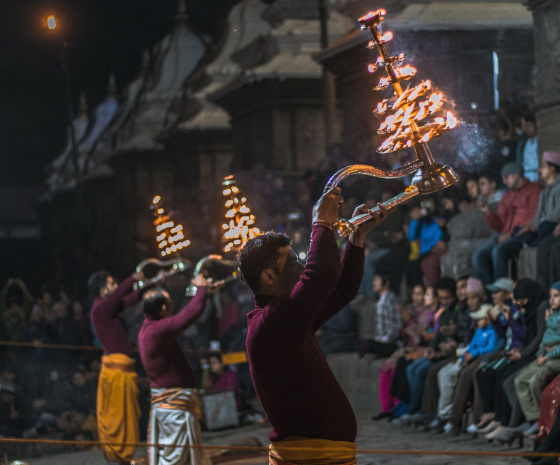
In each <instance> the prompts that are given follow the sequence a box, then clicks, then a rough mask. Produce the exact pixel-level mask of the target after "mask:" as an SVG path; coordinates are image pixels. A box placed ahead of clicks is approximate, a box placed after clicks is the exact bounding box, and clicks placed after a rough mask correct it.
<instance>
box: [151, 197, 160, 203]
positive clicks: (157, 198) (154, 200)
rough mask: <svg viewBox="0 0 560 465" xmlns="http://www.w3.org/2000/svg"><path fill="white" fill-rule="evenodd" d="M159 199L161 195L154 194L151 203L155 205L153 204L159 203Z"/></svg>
mask: <svg viewBox="0 0 560 465" xmlns="http://www.w3.org/2000/svg"><path fill="white" fill-rule="evenodd" d="M160 200H161V197H160V196H159V195H156V196H155V197H154V199H153V200H152V203H153V204H154V205H155V204H157V203H159V201H160Z"/></svg>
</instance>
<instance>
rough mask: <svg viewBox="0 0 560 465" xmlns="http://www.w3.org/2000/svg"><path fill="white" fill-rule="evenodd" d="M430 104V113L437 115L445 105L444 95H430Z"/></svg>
mask: <svg viewBox="0 0 560 465" xmlns="http://www.w3.org/2000/svg"><path fill="white" fill-rule="evenodd" d="M428 102H429V103H430V106H429V107H428V111H429V112H430V114H432V113H435V112H436V111H438V110H439V109H440V108H441V106H442V105H443V94H432V95H430V98H429V99H428Z"/></svg>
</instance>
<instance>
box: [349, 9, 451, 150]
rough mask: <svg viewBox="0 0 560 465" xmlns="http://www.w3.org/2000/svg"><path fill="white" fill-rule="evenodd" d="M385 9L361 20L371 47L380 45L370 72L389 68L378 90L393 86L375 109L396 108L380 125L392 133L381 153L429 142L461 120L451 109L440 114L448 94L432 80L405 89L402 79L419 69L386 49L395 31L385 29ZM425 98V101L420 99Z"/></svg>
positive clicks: (381, 147)
mask: <svg viewBox="0 0 560 465" xmlns="http://www.w3.org/2000/svg"><path fill="white" fill-rule="evenodd" d="M385 14H386V13H385V10H383V9H381V10H377V11H375V12H373V11H372V12H369V13H368V14H366V15H365V16H362V17H361V18H360V19H359V20H358V21H359V22H360V23H361V24H362V28H363V29H369V30H370V31H371V33H372V34H373V38H374V40H371V41H369V43H368V45H367V47H368V48H369V49H374V48H376V47H377V48H378V49H379V53H380V56H379V57H378V58H377V61H376V62H375V65H372V64H370V65H369V66H368V71H369V72H370V73H374V72H375V71H376V70H377V69H378V68H381V67H383V68H385V70H386V72H387V77H382V78H380V80H379V83H378V85H377V87H375V90H378V91H379V90H384V89H387V88H388V87H389V86H390V85H392V86H393V89H394V96H393V97H392V98H391V99H384V100H383V101H381V102H380V103H379V104H378V105H377V108H376V110H375V112H376V113H377V114H379V115H383V114H385V113H386V112H387V111H388V110H391V111H393V113H392V114H390V115H388V116H387V117H386V118H385V120H384V121H383V122H382V123H381V124H380V126H379V130H378V133H379V134H389V137H388V138H387V139H385V140H384V141H383V142H382V143H381V145H380V146H379V147H378V149H377V151H378V152H381V153H390V152H394V151H396V150H399V149H402V148H406V147H412V146H415V145H416V144H418V143H425V142H427V141H428V140H430V139H431V138H432V137H436V136H439V135H440V134H441V133H442V132H444V131H447V130H449V129H452V128H454V127H455V126H456V125H457V124H458V121H457V119H456V118H455V117H454V116H453V115H452V114H451V113H450V112H447V116H446V118H442V117H439V116H437V115H436V113H437V112H438V111H439V110H441V108H442V106H443V104H444V96H443V94H442V93H439V92H432V93H429V92H430V91H432V83H431V81H422V82H420V83H419V84H417V85H416V86H409V87H408V88H406V89H404V90H403V88H402V87H401V81H403V80H408V79H411V78H412V77H413V76H414V75H415V74H416V71H417V70H416V68H414V67H412V66H411V65H408V64H407V65H404V66H400V65H398V64H399V63H400V62H402V61H403V60H404V54H403V53H401V54H399V55H394V56H391V55H389V54H388V53H387V50H386V49H385V44H386V43H387V42H389V41H390V40H391V39H392V38H393V33H392V32H385V33H384V34H382V32H381V22H383V21H384V20H385V18H384V16H385ZM421 97H425V99H424V100H423V101H418V99H420V98H421Z"/></svg>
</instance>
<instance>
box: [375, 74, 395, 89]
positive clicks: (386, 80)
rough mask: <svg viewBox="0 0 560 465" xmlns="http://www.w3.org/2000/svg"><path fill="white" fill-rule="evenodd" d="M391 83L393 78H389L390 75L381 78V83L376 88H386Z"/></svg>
mask: <svg viewBox="0 0 560 465" xmlns="http://www.w3.org/2000/svg"><path fill="white" fill-rule="evenodd" d="M390 83H391V78H388V77H386V78H385V77H384V78H381V79H380V80H379V84H378V85H377V87H376V88H375V89H374V90H384V89H386V88H387V87H389V84H390Z"/></svg>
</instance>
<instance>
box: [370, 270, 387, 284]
mask: <svg viewBox="0 0 560 465" xmlns="http://www.w3.org/2000/svg"><path fill="white" fill-rule="evenodd" d="M373 276H374V277H375V276H379V278H380V279H381V285H382V286H386V285H387V284H389V285H391V275H390V274H389V273H384V272H378V273H375V274H374V275H373Z"/></svg>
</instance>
